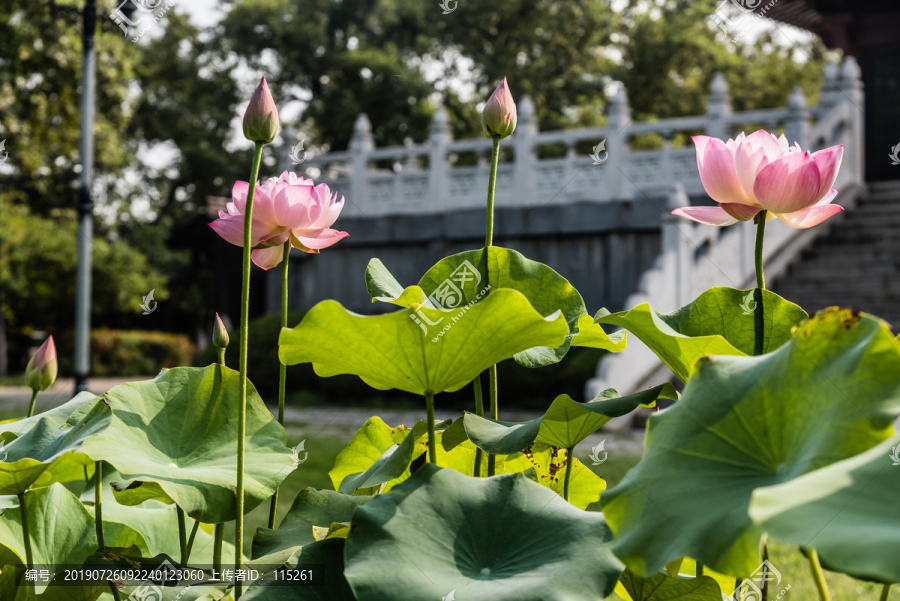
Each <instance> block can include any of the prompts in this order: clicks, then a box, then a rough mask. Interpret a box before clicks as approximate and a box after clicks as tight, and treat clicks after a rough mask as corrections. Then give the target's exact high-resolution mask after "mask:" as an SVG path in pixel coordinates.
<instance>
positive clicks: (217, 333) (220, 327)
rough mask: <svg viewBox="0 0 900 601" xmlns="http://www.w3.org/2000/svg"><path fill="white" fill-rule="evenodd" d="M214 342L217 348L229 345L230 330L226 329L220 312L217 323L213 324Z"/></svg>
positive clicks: (217, 315)
mask: <svg viewBox="0 0 900 601" xmlns="http://www.w3.org/2000/svg"><path fill="white" fill-rule="evenodd" d="M212 343H213V346H214V347H216V348H217V349H224V348H226V347H227V346H228V330H226V329H225V324H224V323H223V322H222V318H221V317H219V314H218V313H216V323H215V324H214V325H213V334H212Z"/></svg>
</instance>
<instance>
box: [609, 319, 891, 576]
mask: <svg viewBox="0 0 900 601" xmlns="http://www.w3.org/2000/svg"><path fill="white" fill-rule="evenodd" d="M898 373H900V352H898V349H897V346H896V345H895V344H894V341H893V336H892V335H891V334H890V331H889V330H888V328H887V326H886V324H884V322H882V321H881V320H878V319H876V318H872V317H869V316H866V315H861V314H859V313H854V312H852V311H850V310H846V309H829V310H826V311H824V312H822V313H819V314H818V315H816V316H815V317H813V318H811V319H809V320H808V321H806V322H804V323H803V324H801V325H800V326H798V327H797V328H795V330H794V332H793V334H792V338H791V340H790V342H789V343H788V344H784V345H782V346H781V347H779V348H778V349H777V350H775V351H774V352H772V353H769V354H767V355H761V356H759V357H706V358H704V359H703V360H701V361H700V363H699V365H698V368H697V370H696V371H695V373H694V375H692V376H691V379H690V380H689V381H688V384H687V386H686V387H685V390H684V393H683V394H682V396H681V399H680V400H679V401H678V403H676V404H675V405H674V406H673V407H671V408H669V409H667V410H666V411H663V412H660V413H657V414H654V415H652V416H651V417H650V421H649V427H648V433H647V441H646V450H645V452H644V455H643V457H642V459H641V461H640V463H639V464H638V465H637V466H636V467H635V468H634V469H632V470H631V471H630V472H629V474H628V478H626V479H625V480H623V481H622V482H621V483H620V484H619V485H618V486H616V487H615V488H614V489H612V490H609V491H607V492H606V493H604V495H603V499H602V501H601V503H602V504H603V507H604V513H605V514H606V516H607V519H608V520H609V523H610V525H611V526H612V528H613V530H614V531H615V532H616V542H615V545H614V549H615V551H616V554H617V555H618V556H619V557H620V558H622V560H623V561H625V563H626V564H627V565H628V567H629V568H631V569H632V570H633V571H635V572H637V573H638V574H643V575H648V574H654V573H655V572H657V571H658V570H660V569H662V567H663V566H665V565H666V563H668V562H669V561H671V560H673V559H677V558H679V557H693V558H695V559H697V560H698V561H700V562H702V563H703V564H705V565H708V566H710V567H711V568H712V569H713V570H716V571H718V572H722V573H725V574H729V575H732V576H738V577H745V576H747V575H748V574H750V573H751V572H752V571H753V569H754V568H755V567H756V565H757V564H758V562H759V560H758V549H759V540H760V536H761V534H762V533H763V530H762V529H761V528H759V527H758V526H756V525H754V524H753V522H752V521H751V520H750V516H749V515H748V507H749V505H750V499H751V496H752V494H753V492H754V491H755V490H756V489H759V488H763V487H766V486H773V485H776V484H783V483H787V482H790V481H792V480H794V479H796V478H799V477H800V476H802V475H803V474H806V473H808V472H811V471H814V470H817V469H819V468H822V467H825V466H826V465H829V464H832V463H835V462H837V461H841V460H843V459H847V458H849V457H853V456H854V455H858V454H859V453H862V452H864V451H866V450H868V449H870V448H871V447H873V446H874V445H876V444H878V443H879V442H881V441H883V440H884V439H885V438H887V437H888V436H889V435H890V434H891V433H892V431H893V428H892V422H893V420H894V418H895V416H896V415H897V414H898V413H900V380H898V378H897V375H896V374H898ZM660 541H666V544H664V545H662V544H660Z"/></svg>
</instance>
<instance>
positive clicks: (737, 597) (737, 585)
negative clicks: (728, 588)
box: [733, 578, 744, 601]
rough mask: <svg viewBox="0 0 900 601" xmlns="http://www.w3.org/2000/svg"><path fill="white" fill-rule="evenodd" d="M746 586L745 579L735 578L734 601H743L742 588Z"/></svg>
mask: <svg viewBox="0 0 900 601" xmlns="http://www.w3.org/2000/svg"><path fill="white" fill-rule="evenodd" d="M743 584H744V579H743V578H735V579H734V595H733V597H734V601H741V597H742V596H743V595H741V586H743Z"/></svg>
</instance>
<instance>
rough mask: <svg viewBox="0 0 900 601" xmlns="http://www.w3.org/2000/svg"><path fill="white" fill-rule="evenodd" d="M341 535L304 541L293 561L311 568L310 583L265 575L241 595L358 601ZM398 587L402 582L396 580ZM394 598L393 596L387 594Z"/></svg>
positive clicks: (276, 600) (263, 600) (267, 600)
mask: <svg viewBox="0 0 900 601" xmlns="http://www.w3.org/2000/svg"><path fill="white" fill-rule="evenodd" d="M344 546H345V541H344V539H342V538H332V539H328V540H323V541H321V542H313V543H310V544H307V545H305V546H304V547H303V548H302V549H301V550H300V553H299V555H298V557H297V562H296V564H294V565H295V566H296V569H301V570H303V569H306V570H310V569H311V570H312V580H311V581H309V583H308V584H307V585H305V586H304V585H303V584H295V583H288V582H285V581H279V582H276V581H275V580H274V579H272V578H270V576H268V575H267V576H266V577H265V579H264V580H263V581H262V582H257V583H255V584H253V586H251V587H250V588H249V589H247V592H246V593H244V595H243V596H242V597H241V599H243V600H244V601H253V600H254V599H255V600H260V601H356V598H355V597H354V596H353V592H352V591H351V590H350V586H349V585H348V584H347V580H346V579H345V578H344V575H343V573H342V571H343V570H342V569H343V565H344V557H343V555H344ZM394 586H395V587H402V586H403V585H402V584H398V583H397V582H395V583H394ZM385 599H393V597H385Z"/></svg>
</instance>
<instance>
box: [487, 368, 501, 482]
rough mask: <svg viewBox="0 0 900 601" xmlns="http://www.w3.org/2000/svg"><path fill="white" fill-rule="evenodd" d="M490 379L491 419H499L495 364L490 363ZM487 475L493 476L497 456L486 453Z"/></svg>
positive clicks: (495, 469)
mask: <svg viewBox="0 0 900 601" xmlns="http://www.w3.org/2000/svg"><path fill="white" fill-rule="evenodd" d="M488 374H489V375H490V379H489V380H488V395H489V396H490V399H491V419H499V418H498V417H497V416H498V415H499V411H498V409H497V366H496V365H491V367H490V369H489V370H488ZM487 469H488V477H490V476H493V475H494V474H495V473H496V471H497V456H496V455H493V454H488V468H487Z"/></svg>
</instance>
